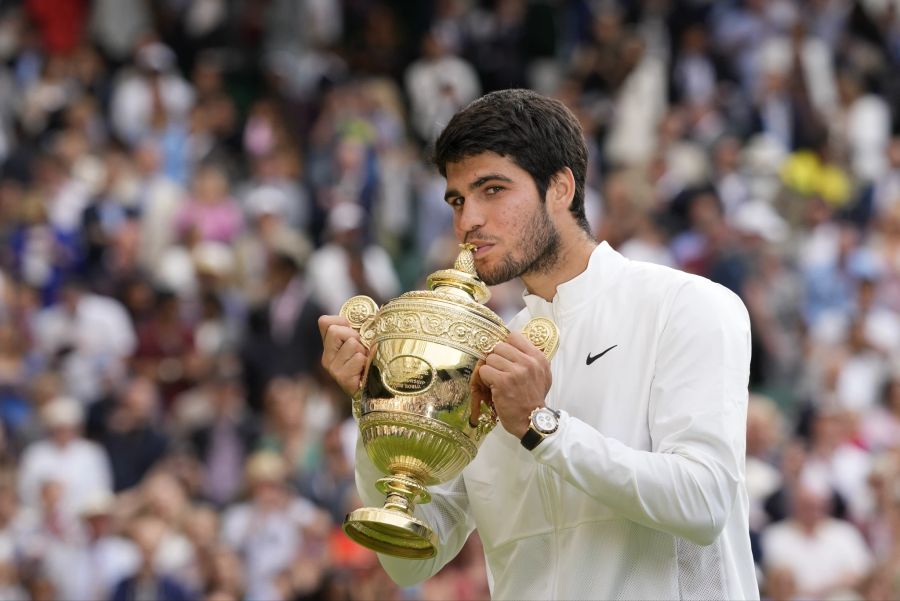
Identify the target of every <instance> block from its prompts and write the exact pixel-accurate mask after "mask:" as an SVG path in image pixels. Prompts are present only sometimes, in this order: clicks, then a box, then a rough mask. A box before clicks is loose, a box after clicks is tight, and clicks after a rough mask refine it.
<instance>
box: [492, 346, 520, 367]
mask: <svg viewBox="0 0 900 601" xmlns="http://www.w3.org/2000/svg"><path fill="white" fill-rule="evenodd" d="M492 355H497V356H499V357H503V358H504V359H507V360H509V361H512V362H513V363H515V362H516V361H517V360H518V358H519V357H521V356H522V351H520V350H519V349H517V348H516V347H514V346H513V345H511V344H509V343H508V342H498V343H497V344H495V345H494V350H492V351H491V354H490V355H488V357H491V356H492Z"/></svg>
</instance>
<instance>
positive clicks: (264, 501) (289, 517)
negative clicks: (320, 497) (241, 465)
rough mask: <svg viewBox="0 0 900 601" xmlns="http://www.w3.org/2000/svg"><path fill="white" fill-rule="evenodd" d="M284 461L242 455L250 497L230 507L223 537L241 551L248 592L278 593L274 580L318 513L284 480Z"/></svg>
mask: <svg viewBox="0 0 900 601" xmlns="http://www.w3.org/2000/svg"><path fill="white" fill-rule="evenodd" d="M287 475H288V472H287V464H286V463H285V462H284V460H283V459H282V458H281V457H280V456H279V455H277V454H275V453H272V452H270V451H259V452H257V453H255V454H253V455H252V456H250V458H249V459H248V460H247V464H246V478H247V483H248V485H249V488H250V498H249V499H248V501H247V502H246V503H242V504H239V505H236V506H234V507H232V508H231V509H229V510H228V511H227V512H226V513H225V516H224V519H223V524H222V536H223V538H224V540H225V542H226V544H228V545H229V546H230V547H231V548H232V549H234V550H235V551H236V552H238V553H239V554H240V556H241V557H242V558H243V561H244V563H245V565H246V569H247V597H248V598H250V599H273V598H277V597H278V595H277V594H276V592H275V591H276V588H275V587H276V580H277V578H278V577H279V576H280V574H281V572H282V571H283V570H285V569H286V568H287V567H288V566H289V565H290V562H291V560H292V559H293V558H294V556H295V555H296V554H297V553H298V552H299V551H300V549H301V548H302V546H303V544H304V543H303V537H302V533H301V528H302V527H303V526H307V525H310V524H312V523H313V522H314V521H315V520H316V519H317V518H318V513H317V510H316V509H315V507H314V506H313V505H312V504H311V503H310V502H309V501H307V500H306V499H303V498H302V497H298V496H296V495H295V494H293V492H292V491H291V490H290V489H289V488H288V485H287V480H286V479H287Z"/></svg>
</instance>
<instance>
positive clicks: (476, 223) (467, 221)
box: [454, 200, 485, 240]
mask: <svg viewBox="0 0 900 601" xmlns="http://www.w3.org/2000/svg"><path fill="white" fill-rule="evenodd" d="M454 222H455V224H456V233H457V236H458V237H459V239H460V240H463V239H465V236H466V234H468V233H469V232H473V231H475V230H477V229H478V228H480V227H482V226H483V225H484V222H485V215H484V211H483V210H482V209H481V207H479V206H478V203H477V202H475V201H472V200H466V202H465V204H464V205H463V206H462V209H460V210H459V211H458V212H457V213H455V215H454Z"/></svg>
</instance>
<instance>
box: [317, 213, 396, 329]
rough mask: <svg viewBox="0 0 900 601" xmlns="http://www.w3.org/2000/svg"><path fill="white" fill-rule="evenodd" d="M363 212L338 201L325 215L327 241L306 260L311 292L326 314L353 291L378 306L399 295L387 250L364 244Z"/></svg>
mask: <svg viewBox="0 0 900 601" xmlns="http://www.w3.org/2000/svg"><path fill="white" fill-rule="evenodd" d="M365 228H366V213H365V210H364V209H363V208H362V207H361V206H360V205H359V204H357V203H355V202H350V201H341V202H338V203H337V204H336V205H335V206H334V207H332V209H331V211H330V212H329V214H328V219H327V222H326V236H327V238H328V241H327V242H326V243H325V244H324V245H323V246H322V247H321V248H319V249H318V250H317V251H316V252H315V253H313V255H312V257H310V259H309V279H310V285H311V286H312V290H313V295H314V296H315V298H316V300H317V301H318V302H319V304H320V305H321V306H322V307H323V308H324V309H325V310H326V311H328V312H329V313H332V314H333V313H337V312H338V311H339V310H340V308H341V305H342V304H343V303H344V301H345V300H347V299H348V298H350V297H351V296H355V295H357V294H365V295H367V296H370V297H372V298H373V299H375V301H376V302H377V303H378V304H379V305H380V304H382V303H384V302H386V301H389V300H390V299H392V298H393V297H395V296H397V295H398V294H400V280H399V278H398V276H397V271H396V270H395V269H394V264H393V263H392V262H391V258H390V256H389V255H388V253H387V252H386V251H385V250H384V249H383V248H382V247H380V246H378V245H376V244H367V243H366V231H365Z"/></svg>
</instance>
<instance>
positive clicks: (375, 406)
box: [340, 244, 559, 559]
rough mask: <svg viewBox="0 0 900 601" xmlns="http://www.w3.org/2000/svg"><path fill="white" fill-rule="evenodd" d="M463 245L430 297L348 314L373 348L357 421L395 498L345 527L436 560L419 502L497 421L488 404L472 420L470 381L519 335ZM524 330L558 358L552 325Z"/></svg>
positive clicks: (361, 538) (389, 547) (383, 549)
mask: <svg viewBox="0 0 900 601" xmlns="http://www.w3.org/2000/svg"><path fill="white" fill-rule="evenodd" d="M460 248H461V249H462V250H461V252H460V253H459V256H458V257H457V259H456V263H455V264H454V266H453V268H452V269H444V270H440V271H436V272H434V273H432V274H431V275H430V276H429V277H428V287H429V288H430V290H428V291H414V292H407V293H405V294H402V295H401V296H399V297H397V298H395V299H393V300H391V301H389V302H387V303H386V304H385V305H384V306H383V307H381V309H379V308H378V305H377V304H376V303H375V301H374V300H372V299H371V298H369V297H367V296H355V297H353V298H351V299H350V300H348V301H347V302H346V303H344V306H343V307H341V311H340V313H341V315H343V316H344V317H346V318H347V319H348V320H349V321H350V324H351V325H352V326H353V327H354V328H355V329H357V330H358V331H359V333H360V336H361V338H362V341H363V344H364V345H365V346H366V347H368V348H369V349H370V353H369V361H368V363H367V365H366V369H365V372H364V373H363V378H362V382H361V384H360V389H359V391H358V392H357V394H356V395H354V398H353V415H354V417H355V418H356V419H357V421H358V423H359V433H360V436H361V437H362V441H363V444H364V446H365V449H366V453H367V454H368V456H369V458H370V459H371V460H372V462H373V463H374V464H375V466H376V467H377V468H378V469H379V470H381V471H382V472H383V473H384V474H386V476H385V477H384V478H381V479H380V480H378V481H377V482H376V486H377V487H378V489H379V490H381V491H382V492H384V493H385V494H386V495H387V499H386V501H385V503H384V505H383V506H382V507H363V508H360V509H357V510H355V511H353V512H352V513H350V514H349V515H348V516H347V517H346V519H345V520H344V525H343V528H344V532H346V533H347V536H349V537H350V538H351V539H353V540H354V541H356V542H357V543H359V544H361V545H364V546H366V547H369V548H370V549H373V550H375V551H378V552H380V553H387V554H390V555H395V556H398V557H404V558H413V559H426V558H429V557H432V556H434V554H435V552H436V550H437V547H436V545H437V543H438V540H437V536H436V535H435V533H434V531H433V530H432V529H431V528H430V527H429V526H428V525H427V524H425V523H424V522H423V521H421V520H419V519H417V518H416V517H414V515H413V509H414V507H415V504H416V503H428V502H429V501H430V500H431V496H430V495H429V493H428V489H427V488H426V486H429V485H434V484H440V483H442V482H446V481H448V480H450V479H451V478H453V477H454V476H456V475H457V474H459V473H460V472H461V471H462V469H463V468H464V467H465V466H466V465H468V463H469V462H470V461H472V459H474V458H475V454H476V452H477V451H478V447H479V445H480V444H481V441H482V440H484V437H485V436H486V435H487V434H488V433H489V432H490V431H491V430H492V429H493V428H494V426H495V425H496V424H497V417H496V414H495V412H494V410H493V407H491V406H489V405H488V404H487V403H484V402H482V403H481V407H480V411H479V412H478V416H477V418H476V419H471V418H472V417H473V416H472V407H471V406H472V391H471V387H470V380H471V378H472V372H473V370H474V369H475V366H476V364H477V363H478V361H479V360H481V359H484V358H485V357H486V356H487V355H488V353H490V352H491V351H492V350H493V348H494V345H496V344H497V343H498V342H500V341H502V340H505V339H506V337H507V336H509V330H508V329H507V328H506V326H504V325H503V321H502V320H501V319H500V317H499V316H497V315H496V314H495V313H494V312H493V311H491V310H490V309H488V308H487V307H485V306H484V304H483V303H484V302H486V301H487V300H488V299H489V298H490V291H489V290H488V288H487V286H486V285H485V283H484V282H482V281H481V279H479V278H478V275H477V274H476V272H475V261H474V257H473V254H472V251H473V250H474V246H472V245H468V244H462V245H460ZM523 333H524V334H525V335H526V336H527V337H528V339H529V340H530V341H531V342H532V343H533V344H534V345H535V346H536V347H537V348H539V349H540V350H541V351H542V352H543V353H544V354H545V355H546V356H547V358H548V359H549V358H550V357H552V355H553V353H554V352H555V351H556V348H557V346H558V343H559V333H558V330H557V328H556V325H555V324H554V323H553V322H552V321H550V320H548V319H544V318H540V317H538V318H534V319H532V320H531V321H529V322H528V324H526V326H525V328H524V329H523ZM472 422H474V425H473V423H472Z"/></svg>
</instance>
